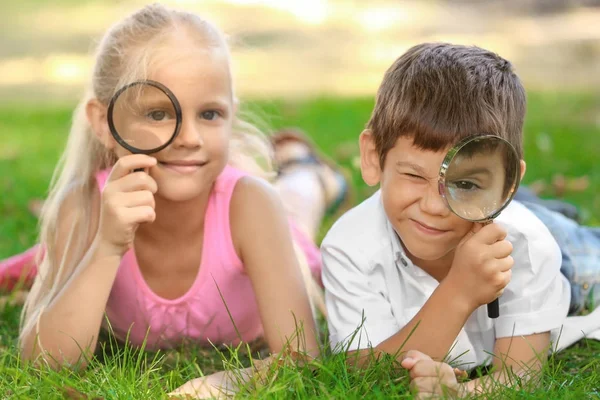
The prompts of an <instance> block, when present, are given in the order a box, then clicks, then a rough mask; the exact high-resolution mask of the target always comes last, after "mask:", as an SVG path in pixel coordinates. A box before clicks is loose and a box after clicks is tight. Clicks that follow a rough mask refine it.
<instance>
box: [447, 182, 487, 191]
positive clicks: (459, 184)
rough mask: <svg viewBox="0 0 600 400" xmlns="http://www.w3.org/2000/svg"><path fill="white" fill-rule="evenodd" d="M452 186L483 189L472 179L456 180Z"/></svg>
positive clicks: (464, 188) (462, 188) (460, 188)
mask: <svg viewBox="0 0 600 400" xmlns="http://www.w3.org/2000/svg"><path fill="white" fill-rule="evenodd" d="M452 186H453V187H454V188H456V189H458V190H477V189H481V187H479V185H477V184H476V183H474V182H471V181H454V182H452Z"/></svg>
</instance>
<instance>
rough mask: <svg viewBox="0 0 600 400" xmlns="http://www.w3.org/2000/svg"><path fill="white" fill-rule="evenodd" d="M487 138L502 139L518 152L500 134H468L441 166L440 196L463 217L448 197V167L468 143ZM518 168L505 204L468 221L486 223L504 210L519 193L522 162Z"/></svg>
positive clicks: (450, 151) (513, 149) (449, 151)
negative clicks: (487, 213)
mask: <svg viewBox="0 0 600 400" xmlns="http://www.w3.org/2000/svg"><path fill="white" fill-rule="evenodd" d="M487 139H494V140H501V141H502V142H504V144H505V145H507V146H508V148H509V149H511V150H512V151H513V152H514V154H517V151H516V150H515V147H514V146H513V145H512V144H511V143H510V142H509V141H507V140H506V139H504V138H502V137H500V136H497V135H490V134H481V135H472V136H468V137H466V138H464V139H462V140H460V141H459V142H458V143H457V144H456V145H454V146H453V147H452V148H451V149H450V150H448V153H447V154H446V157H444V160H443V161H442V165H441V166H440V173H439V178H438V191H439V193H440V196H442V198H443V199H444V201H445V202H446V206H447V207H448V209H450V211H452V213H453V214H455V215H457V216H458V217H460V218H462V219H466V218H465V217H463V216H461V215H459V214H458V213H457V212H456V211H454V209H452V206H451V205H450V202H449V201H448V198H447V197H446V173H447V172H448V168H449V167H450V164H451V163H452V161H453V160H454V157H456V155H457V154H458V153H459V152H460V150H461V149H462V148H463V147H465V146H466V145H467V144H470V143H471V142H473V141H475V140H477V141H479V140H487ZM517 159H518V157H517ZM516 168H517V171H516V177H517V179H516V182H515V186H514V187H513V189H512V191H511V193H510V194H509V196H508V197H507V199H506V200H505V201H504V204H503V205H502V207H500V208H499V209H498V210H496V211H495V212H494V213H493V214H491V215H488V216H487V217H483V218H481V219H468V221H471V222H479V223H484V224H486V223H490V222H491V221H492V220H493V219H494V218H496V217H497V216H498V215H500V213H501V212H502V210H504V209H505V208H506V207H507V206H508V205H509V204H510V202H511V201H512V200H513V198H514V197H515V194H517V189H518V188H519V185H520V183H521V180H520V179H519V177H520V176H521V163H519V162H518V163H517V165H516Z"/></svg>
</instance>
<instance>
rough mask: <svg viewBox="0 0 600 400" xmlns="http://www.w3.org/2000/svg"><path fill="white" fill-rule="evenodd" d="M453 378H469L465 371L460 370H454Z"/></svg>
mask: <svg viewBox="0 0 600 400" xmlns="http://www.w3.org/2000/svg"><path fill="white" fill-rule="evenodd" d="M454 376H455V377H456V378H457V379H467V378H468V377H469V374H468V373H467V371H465V370H462V369H460V368H454Z"/></svg>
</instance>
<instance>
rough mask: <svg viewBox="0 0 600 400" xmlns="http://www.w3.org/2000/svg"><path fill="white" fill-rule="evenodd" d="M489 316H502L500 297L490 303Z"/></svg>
mask: <svg viewBox="0 0 600 400" xmlns="http://www.w3.org/2000/svg"><path fill="white" fill-rule="evenodd" d="M487 309H488V317H490V318H498V317H499V316H500V303H499V302H498V299H496V300H494V301H492V302H491V303H488V306H487Z"/></svg>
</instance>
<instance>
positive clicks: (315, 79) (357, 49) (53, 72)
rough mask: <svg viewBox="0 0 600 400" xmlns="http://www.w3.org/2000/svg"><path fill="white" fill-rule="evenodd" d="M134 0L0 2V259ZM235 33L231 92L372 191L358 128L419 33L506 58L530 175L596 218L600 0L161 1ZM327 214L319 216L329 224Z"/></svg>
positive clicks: (11, 248) (36, 203)
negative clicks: (295, 130) (105, 40)
mask: <svg viewBox="0 0 600 400" xmlns="http://www.w3.org/2000/svg"><path fill="white" fill-rule="evenodd" d="M147 3H148V2H147V1H140V0H123V1H117V0H52V1H42V0H17V1H10V0H0V26H1V27H2V34H1V35H0V259H1V258H3V257H6V256H9V255H12V254H15V253H17V252H19V251H22V250H24V249H26V248H28V247H29V246H31V245H32V244H33V243H35V240H36V224H37V214H38V213H39V209H40V204H41V201H42V199H43V198H44V197H45V196H46V193H47V189H48V184H49V182H50V179H51V177H52V172H53V170H54V167H55V165H56V162H57V160H58V159H59V156H60V154H61V153H62V151H63V148H64V144H65V141H66V138H67V134H68V132H69V127H70V121H71V114H72V112H73V108H74V106H75V104H76V103H77V101H78V99H79V97H80V96H81V94H82V89H83V87H84V85H85V83H86V81H87V79H88V77H89V74H90V73H91V69H92V63H93V59H92V56H91V55H92V53H93V49H94V47H95V43H96V42H97V41H98V40H99V39H100V38H101V36H102V34H103V32H104V31H105V30H106V29H107V28H108V27H109V26H110V25H111V24H112V23H114V22H116V21H118V20H120V19H121V18H123V17H124V16H125V15H127V14H128V13H130V12H132V11H133V10H135V9H138V8H139V7H141V6H143V5H145V4H147ZM164 3H165V4H167V5H171V6H174V7H177V8H183V9H188V10H192V11H195V12H197V13H199V14H200V15H202V16H204V17H206V18H208V19H210V20H212V21H213V22H215V23H216V24H217V25H218V26H220V27H221V29H223V30H224V31H225V32H226V33H227V34H228V35H229V38H230V42H231V48H232V53H233V61H234V72H235V80H236V86H237V94H238V95H239V96H240V97H241V98H242V101H243V102H242V104H246V107H247V108H246V109H245V111H250V114H252V115H253V116H256V120H259V122H261V124H262V125H261V127H262V128H263V130H265V131H267V132H272V131H274V130H277V129H279V128H282V127H287V126H294V127H299V128H301V129H303V130H304V131H306V132H307V133H308V134H309V135H311V136H312V137H313V138H314V140H315V141H316V143H317V144H318V146H319V147H320V148H321V149H322V150H323V151H324V152H325V153H326V154H328V155H329V156H331V157H332V158H333V159H335V160H336V161H337V162H339V163H340V164H341V165H343V166H344V167H345V168H347V169H348V171H349V172H350V173H351V175H352V177H353V180H354V188H355V192H356V196H355V198H354V202H355V203H357V202H359V201H360V200H362V199H364V198H365V197H366V196H368V195H370V194H371V193H372V192H373V191H374V190H375V189H376V188H373V187H367V186H366V185H365V184H364V183H363V182H362V179H361V176H360V171H359V169H358V164H357V159H358V145H357V137H358V134H359V133H360V131H361V130H362V129H363V127H364V125H365V123H366V122H367V120H368V118H369V115H370V113H371V110H372V108H373V103H374V95H375V91H376V89H377V87H378V85H379V83H380V82H381V79H382V77H383V74H384V72H385V70H386V69H387V68H388V67H389V65H391V64H392V62H393V61H394V60H395V59H396V58H397V57H398V56H400V55H401V54H402V53H403V52H404V51H405V50H406V49H408V48H409V47H411V46H413V45H415V44H417V43H421V42H424V41H447V42H454V43H458V44H466V45H470V44H474V45H479V46H482V47H485V48H488V49H490V50H494V51H496V52H498V53H499V54H500V55H502V56H503V57H505V58H507V59H509V60H511V61H512V62H513V64H514V65H515V66H516V70H517V72H518V74H519V75H520V76H521V77H522V79H523V81H524V83H525V86H526V89H527V92H528V112H527V118H526V122H525V158H526V161H527V164H528V168H527V173H526V175H525V179H524V182H525V183H526V184H527V185H530V186H531V187H532V188H533V189H534V190H535V191H536V192H537V193H539V194H540V195H541V196H543V197H547V198H559V199H562V200H565V201H568V202H571V203H573V204H575V205H576V206H577V207H578V209H579V210H580V217H581V221H582V222H584V223H586V224H592V225H600V167H598V154H600V0H503V1H492V0H489V1H486V0H481V1H470V0H454V1H448V0H446V1H443V0H422V1H415V0H412V1H411V0H405V1H399V0H397V1H391V0H369V1H364V0H362V1H358V0H164ZM331 222H332V219H330V220H328V221H326V223H325V224H324V226H323V229H324V230H325V229H327V227H328V226H329V224H330V223H331Z"/></svg>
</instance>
